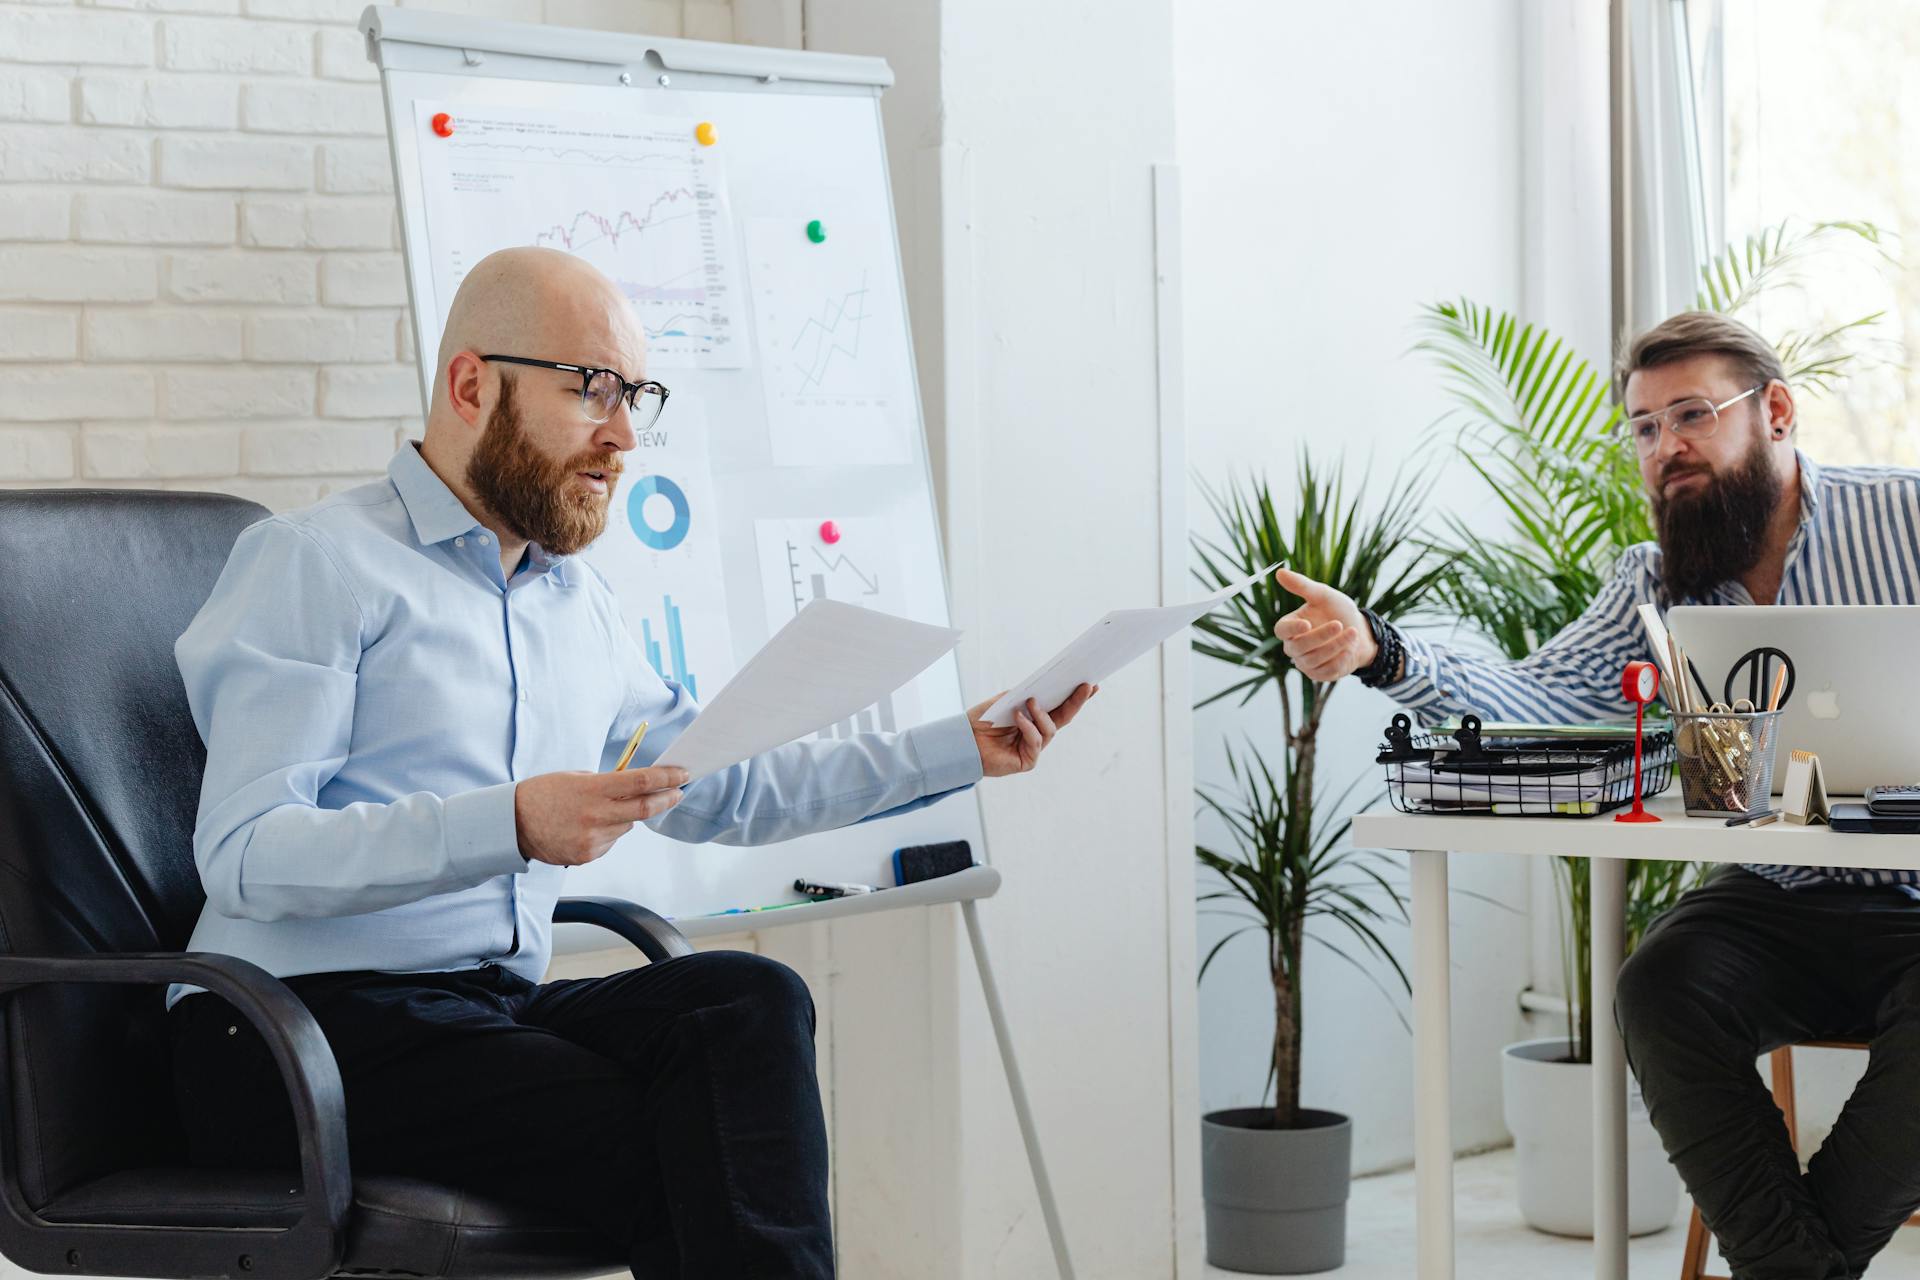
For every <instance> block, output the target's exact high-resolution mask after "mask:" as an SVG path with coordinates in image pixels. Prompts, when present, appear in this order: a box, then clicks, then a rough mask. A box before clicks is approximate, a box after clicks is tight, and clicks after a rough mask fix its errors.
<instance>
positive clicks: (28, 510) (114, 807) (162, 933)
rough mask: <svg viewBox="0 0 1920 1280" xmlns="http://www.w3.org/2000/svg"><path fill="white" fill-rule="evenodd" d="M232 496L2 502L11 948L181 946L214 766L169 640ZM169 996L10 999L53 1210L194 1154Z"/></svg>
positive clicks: (29, 1151)
mask: <svg viewBox="0 0 1920 1280" xmlns="http://www.w3.org/2000/svg"><path fill="white" fill-rule="evenodd" d="M267 514H268V512H267V510H266V509H265V508H264V507H261V506H260V505H258V504H257V503H253V502H248V501H245V500H244V499H240V498H235V497H230V496H227V495H222V494H205V493H158V492H145V491H129V490H0V951H4V952H6V953H9V954H14V955H72V954H82V953H88V952H104V951H178V950H181V949H183V948H184V947H185V945H186V942H187V939H188V936H189V935H190V934H191V932H192V929H193V923H194V920H195V918H196V917H197V916H198V914H199V911H200V907H201V904H202V902H203V901H204V895H203V893H202V891H201V888H200V878H199V874H198V872H197V871H196V869H195V867H194V864H193V826H194V816H195V813H196V811H197V808H198V804H199V797H200V775H201V771H202V769H203V767H204V765H205V760H206V753H205V750H204V748H203V747H202V745H201V742H200V738H199V734H198V732H197V731H196V730H195V728H194V725H193V719H192V716H191V715H190V713H189V712H188V709H187V701H186V692H185V690H184V688H183V687H182V685H181V682H180V672H179V668H178V667H176V666H175V665H174V659H173V642H174V641H175V639H177V638H178V637H179V635H180V633H181V632H183V631H185V630H186V628H187V624H188V623H189V622H191V621H192V620H193V616H194V614H195V613H197V612H198V611H199V609H200V606H201V604H202V603H203V602H204V601H205V600H206V598H207V595H208V593H209V592H211V591H212V589H213V584H214V582H215V581H216V580H217V579H218V577H219V575H220V571H221V569H222V567H223V566H224V565H225V564H226V561H227V555H228V553H229V552H230V551H231V550H232V547H233V541H234V539H235V537H237V536H238V535H239V533H240V530H242V529H243V528H245V527H246V526H247V525H249V524H252V523H254V522H255V521H257V520H260V519H262V518H263V517H265V516H266V515H267ZM161 995H162V993H161V992H159V991H156V990H154V989H152V988H141V989H121V988H117V987H107V986H86V987H79V986H73V987H64V988H53V987H42V988H31V989H28V990H25V991H21V992H17V993H14V994H12V995H10V996H8V997H6V998H5V1001H4V1004H5V1017H4V1020H0V1036H3V1037H4V1043H0V1084H3V1085H4V1088H0V1104H5V1105H8V1106H10V1107H11V1109H12V1118H13V1120H14V1124H13V1125H12V1126H11V1129H12V1132H13V1134H14V1138H15V1141H16V1142H17V1143H18V1147H19V1149H18V1150H17V1151H16V1152H15V1153H13V1154H14V1155H15V1157H16V1160H15V1161H13V1162H12V1163H14V1164H15V1166H16V1167H17V1168H18V1169H19V1176H20V1187H19V1188H18V1190H19V1192H20V1193H22V1194H24V1196H25V1197H26V1200H27V1203H28V1204H30V1205H39V1204H42V1203H44V1202H45V1201H46V1200H47V1199H48V1198H50V1197H52V1196H53V1195H55V1194H58V1193H59V1192H60V1191H62V1190H64V1189H66V1188H68V1187H70V1186H72V1185H74V1184H75V1183H77V1182H80V1181H82V1180H84V1179H86V1178H89V1177H93V1176H96V1175H98V1174H100V1173H104V1172H107V1171H109V1170H112V1169H116V1168H125V1167H129V1166H133V1165H141V1164H151V1163H156V1162H162V1163H164V1162H167V1161H168V1158H169V1157H170V1156H171V1155H172V1154H174V1152H175V1151H176V1150H177V1145H178V1135H177V1132H176V1130H175V1125H174V1123H173V1119H172V1117H173V1111H174V1108H173V1104H172V1098H171V1089H170V1085H169V1081H170V1080H171V1072H170V1071H169V1069H168V1055H167V1044H166V1036H165V1028H164V1016H163V1010H162V1002H161Z"/></svg>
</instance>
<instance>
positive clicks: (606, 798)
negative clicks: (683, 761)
mask: <svg viewBox="0 0 1920 1280" xmlns="http://www.w3.org/2000/svg"><path fill="white" fill-rule="evenodd" d="M645 367H646V349H645V343H644V340H643V338H642V334H641V331H640V326H639V323H638V322H637V321H636V319H635V318H634V315H633V310H632V308H631V307H630V306H629V305H628V303H627V300H626V298H625V297H624V296H622V295H621V293H620V291H619V290H618V288H617V287H615V285H614V284H613V282H612V281H610V280H608V279H607V278H606V277H605V276H603V275H601V274H600V273H599V272H598V271H596V270H594V268H593V267H591V266H589V265H587V264H586V263H584V262H582V261H580V260H579V259H577V258H573V257H570V256H568V255H566V254H562V253H558V252H554V251H552V250H547V249H510V250H503V251H502V252H500V253H496V254H493V255H491V256H489V257H487V258H485V259H483V260H481V261H480V262H479V263H477V264H475V266H474V268H473V270H472V271H470V272H469V273H468V274H467V276H466V278H465V279H464V280H463V281H462V282H461V285H460V289H459V291H458V293H457V294H456V295H455V296H454V299H453V305H452V307H451V309H450V311H449V313H448V316H447V324H446V331H445V336H444V337H443V339H442V341H441V343H440V349H439V355H438V358H437V361H436V365H435V375H434V385H433V399H432V404H431V406H430V408H429V410H428V414H427V424H426V436H425V439H424V440H421V441H408V442H407V443H405V444H403V445H402V446H401V447H400V449H399V451H398V452H397V453H396V455H395V456H394V459H393V461H392V463H390V464H389V466H388V472H387V476H386V478H384V479H381V480H378V481H375V482H373V483H370V484H365V485H361V486H359V487H357V488H353V489H349V490H346V491H345V492H342V493H338V494H334V495H333V496H331V497H329V498H327V499H325V500H324V501H322V502H320V503H318V504H316V505H314V506H311V507H307V508H304V509H302V510H299V511H291V512H285V513H282V514H279V515H275V516H272V517H270V518H268V519H265V520H262V521H260V522H258V523H256V524H254V525H251V526H249V527H248V528H246V529H245V530H243V531H242V532H241V533H240V536H239V537H238V538H237V539H236V541H235V543H234V547H233V551H232V554H231V555H230V557H229V559H228V561H227V565H226V568H225V570H224V571H223V572H222V574H221V576H220V579H219V581H218V582H217V583H216V584H215V586H214V589H213V592H212V594H211V595H210V597H209V598H208V600H207V602H206V604H205V605H204V606H203V607H202V609H201V610H200V613H199V614H198V615H197V616H196V617H195V618H194V620H193V623H192V625H191V626H189V627H188V629H187V631H186V633H185V634H184V635H182V636H181V637H180V639H179V640H178V641H177V642H176V643H175V646H174V652H175V657H176V658H177V660H178V662H179V666H180V673H181V676H182V679H183V680H184V682H185V686H186V693H187V701H188V704H189V706H190V707H191V708H192V711H193V716H194V721H195V724H196V726H197V727H198V728H199V731H200V735H201V738H202V739H203V740H204V741H205V743H206V746H207V760H206V773H205V776H204V780H203V784H202V790H201V796H200V810H199V816H198V822H197V823H196V826H195V830H194V842H193V843H194V858H195V862H196V863H197V865H198V867H199V871H200V878H201V881H202V883H203V885H204V886H205V888H206V894H207V903H206V907H205V909H204V910H203V911H202V912H201V916H200V920H199V923H198V924H197V926H196V927H195V929H194V933H193V938H192V941H191V942H190V943H189V944H188V949H189V950H192V951H212V952H219V953H223V954H226V955H232V956H238V957H240V958H242V959H245V960H250V961H252V962H254V963H255V964H258V965H260V966H262V967H263V968H265V969H267V970H268V971H269V972H271V973H273V974H274V975H276V976H277V977H281V978H283V979H285V980H286V982H287V985H288V986H289V987H290V988H291V989H292V990H293V992H294V994H295V995H297V996H298V997H299V998H300V999H301V1001H302V1002H304V1003H305V1004H306V1006H307V1007H308V1009H310V1010H311V1011H312V1013H313V1015H314V1017H315V1019H316V1021H317V1022H318V1023H319V1025H320V1029H321V1030H322V1032H324V1033H325V1035H326V1037H327V1041H328V1043H329V1044H330V1045H331V1047H332V1049H333V1054H334V1058H335V1060H336V1061H337V1062H338V1064H339V1068H340V1076H341V1080H342V1083H343V1086H344V1089H345V1093H346V1102H347V1134H348V1143H349V1145H350V1147H351V1148H352V1154H353V1169H354V1172H355V1173H356V1174H368V1173H390V1174H398V1175H411V1176H415V1177H424V1178H427V1179H430V1180H432V1181H435V1182H439V1183H442V1184H446V1185H451V1186H455V1187H460V1188H464V1189H468V1190H471V1191H475V1192H479V1193H482V1194H483V1195H491V1196H497V1197H499V1198H501V1199H503V1200H506V1201H509V1202H513V1203H518V1204H524V1205H532V1206H544V1207H547V1208H550V1209H552V1210H554V1211H555V1212H557V1213H561V1214H565V1215H568V1216H571V1217H572V1218H574V1219H576V1220H577V1221H579V1222H581V1223H583V1224H585V1225H587V1226H589V1227H592V1228H597V1229H598V1230H599V1231H600V1232H601V1233H602V1234H604V1235H605V1236H606V1238H607V1239H608V1240H609V1241H610V1242H612V1243H614V1244H616V1245H617V1246H618V1247H619V1248H620V1249H621V1250H622V1251H623V1253H624V1254H625V1256H626V1257H627V1259H628V1261H629V1265H630V1266H631V1268H632V1271H633V1274H634V1275H635V1276H638V1277H643V1278H651V1277H663V1278H664V1277H685V1278H687V1280H716V1278H718V1277H733V1276H755V1277H809V1278H815V1277H824V1276H829V1275H831V1274H832V1273H833V1265H834V1264H833V1238H832V1229H831V1222H830V1220H829V1215H828V1205H827V1137H826V1131H825V1126H824V1124H823V1122H822V1118H821V1107H820V1094H819V1086H818V1082H817V1080H816V1078H815V1070H814V1055H813V1004H812V1001H811V1000H810V999H809V997H808V993H807V988H806V985H805V984H804V983H803V982H802V981H801V980H800V978H799V977H798V976H796V975H795V974H794V973H793V971H792V970H790V969H788V968H786V967H785V966H783V965H781V964H779V963H777V962H775V961H772V960H768V959H765V958H763V957H761V956H758V955H753V954H750V953H747V952H739V951H710V952H701V953H697V954H694V955H687V956H680V957H676V958H674V959H670V960H666V961H662V962H659V963H655V964H649V965H647V966H645V967H643V968H639V969H634V970H631V971H629V972H626V973H621V974H615V975H613V976H611V977H604V978H586V979H576V980H573V981H563V982H546V983H543V982H541V979H542V977H543V976H544V975H545V972H546V968H547V961H548V958H549V956H550V955H551V951H552V943H551V939H552V929H553V908H554V903H555V900H556V899H557V897H558V895H559V889H560V884H561V879H562V874H563V872H564V870H565V868H567V867H569V866H578V865H580V864H583V863H587V862H591V861H593V860H594V859H596V858H598V857H600V856H601V855H603V854H605V853H606V852H607V850H608V849H609V848H610V847H611V846H612V845H613V843H614V842H615V841H616V840H618V839H619V838H620V837H621V836H622V835H624V834H625V833H626V832H627V831H629V830H631V829H632V827H633V825H634V824H635V823H636V822H644V823H647V824H648V825H649V826H650V827H652V828H653V829H654V830H656V831H659V832H660V833H662V834H663V835H667V836H671V837H673V838H675V839H679V840H686V841H705V840H718V841H723V842H726V843H731V844H764V843H770V842H773V841H777V840H786V839H790V838H793V837H796V836H801V835H806V834H809V833H811V832H816V831H826V830H831V829H833V828H837V827H843V826H847V825H849V824H851V823H855V822H862V821H865V820H867V819H869V818H876V817H884V816H886V815H888V814H892V813H900V812H905V811H907V810H909V809H915V808H919V807H921V806H923V805H928V804H932V803H934V802H936V801H938V800H940V799H941V798H943V797H945V796H949V795H952V794H955V793H956V792H959V791H962V790H965V789H966V788H968V787H971V786H972V785H973V784H974V783H975V782H977V781H978V780H979V779H980V778H982V777H998V776H1002V775H1006V774H1012V773H1021V772H1025V771H1026V770H1029V769H1032V768H1033V767H1034V765H1035V764H1036V763H1038V760H1039V757H1040V753H1041V752H1042V750H1044V749H1045V747H1046V746H1047V744H1048V743H1049V742H1051V741H1052V739H1053V736H1054V733H1055V732H1056V731H1057V730H1058V729H1060V728H1062V727H1064V726H1065V725H1066V724H1067V723H1068V722H1070V721H1071V720H1072V719H1073V718H1074V716H1075V715H1076V714H1077V713H1078V712H1079V710H1080V708H1081V707H1082V706H1084V705H1085V704H1086V701H1087V699H1088V698H1090V697H1091V696H1092V695H1093V692H1094V690H1093V689H1091V688H1090V687H1088V686H1086V685H1082V686H1081V687H1080V688H1079V689H1078V690H1076V691H1075V692H1074V693H1073V695H1072V696H1070V697H1069V698H1068V699H1067V700H1066V701H1065V702H1063V703H1061V704H1060V705H1059V706H1057V707H1051V708H1042V707H1039V706H1037V705H1035V704H1034V703H1033V701H1032V700H1029V701H1028V703H1027V705H1026V706H1025V707H1023V708H1020V709H1019V710H1018V712H1017V714H1016V722H1015V724H1014V725H1012V726H1009V727H1007V728H995V727H993V726H990V725H988V724H986V723H984V722H983V721H982V720H981V719H980V717H981V716H982V715H983V714H984V713H985V711H986V709H987V706H988V705H989V704H988V703H982V704H981V705H980V706H978V707H976V708H974V710H973V711H972V712H971V713H970V714H968V715H956V716H952V717H950V718H948V719H946V720H940V721H935V722H933V723H931V724H925V725H920V726H917V727H915V728H912V729H909V730H907V731H906V732H904V733H897V734H896V733H865V734H856V735H854V736H852V737H851V738H847V739H842V740H835V741H831V742H815V741H808V742H798V743H792V744H789V745H787V746H785V747H781V748H779V749H777V750H774V751H770V752H767V753H766V754H764V755H761V756H758V757H755V758H754V759H752V760H749V761H746V762H745V763H743V764H739V765H735V766H734V767H733V768H731V769H727V770H723V771H721V772H719V773H716V774H713V775H711V776H709V777H705V778H701V779H700V780H699V781H697V782H691V781H690V780H689V778H688V776H687V774H686V772H685V771H683V770H680V769H674V768H665V767H660V766H658V765H655V764H654V763H653V762H654V761H656V760H657V759H658V758H659V755H660V752H661V751H662V750H663V749H664V748H665V747H667V746H668V745H669V744H671V743H672V742H673V740H674V739H675V738H676V737H677V736H678V735H679V733H680V732H681V730H683V729H684V728H685V727H686V726H687V725H688V724H689V723H690V722H691V721H692V720H693V718H694V717H695V716H696V715H697V714H699V707H698V706H697V705H696V704H695V702H694V701H693V699H692V697H691V696H690V695H689V694H688V692H687V691H686V690H685V689H683V688H681V687H680V686H679V685H677V684H675V683H673V682H671V681H666V680H663V679H661V678H660V677H659V676H657V675H655V673H654V670H653V668H652V667H651V666H650V665H648V663H647V660H646V658H645V657H644V656H643V655H642V654H641V652H640V648H639V646H638V645H637V644H635V642H634V639H633V636H632V635H631V634H630V633H629V632H628V630H627V628H626V625H625V623H624V622H623V621H622V620H621V615H620V609H619V605H618V602H617V601H616V600H615V599H614V597H613V593H612V592H611V590H610V589H609V588H608V586H607V583H606V580H605V579H604V578H602V577H601V576H600V575H599V574H598V573H597V572H595V571H594V569H593V568H592V567H591V566H590V565H588V564H587V563H586V562H585V561H584V560H581V559H578V558H576V557H575V553H576V552H578V551H580V550H581V549H582V548H584V547H586V546H587V545H588V544H589V543H591V542H593V540H594V539H595V538H597V537H599V536H600V534H601V533H602V532H603V531H604V530H605V528H606V525H607V511H608V504H609V503H610V502H611V501H612V498H613V494H614V491H615V490H616V488H617V487H618V485H619V478H620V472H621V469H622V465H621V457H622V455H623V454H625V453H626V452H628V451H629V450H631V449H634V448H636V447H637V445H638V443H639V438H640V435H641V433H643V432H645V431H647V430H648V429H649V428H650V427H652V425H653V423H654V421H655V419H656V418H658V417H659V415H660V412H661V410H662V409H663V408H664V406H665V404H666V400H667V389H666V388H665V387H663V386H661V385H660V384H659V383H658V382H654V381H651V380H649V379H648V378H647V377H646V372H645ZM629 375H631V376H629ZM643 722H645V723H649V724H650V725H651V726H652V731H651V732H650V733H648V734H647V736H646V738H645V741H644V743H643V745H642V748H641V751H640V754H639V755H637V756H635V757H634V759H633V764H634V766H635V767H633V768H628V769H625V770H619V769H616V768H615V765H616V763H617V762H618V759H619V758H620V757H621V755H622V752H623V749H624V748H625V745H626V743H627V741H628V739H629V736H630V735H631V734H632V733H633V731H634V728H635V726H637V725H639V724H641V723H643ZM167 998H168V1003H169V1005H170V1007H171V1012H170V1013H169V1015H168V1021H169V1026H170V1034H171V1036H172V1040H173V1062H174V1091H175V1095H176V1098H177V1101H178V1105H179V1110H180V1118H181V1120H182V1123H183V1126H184V1128H185V1131H186V1135H187V1139H188V1143H189V1147H190V1151H191V1155H192V1158H193V1159H194V1161H195V1162H196V1163H201V1164H205V1165H209V1166H213V1167H217V1168H229V1169H230V1168H235V1167H246V1168H273V1169H286V1170H289V1171H291V1170H294V1169H296V1168H297V1162H296V1148H295V1139H294V1127H293V1113H292V1110H291V1108H290V1106H289V1104H288V1102H287V1098H286V1095H285V1092H284V1090H283V1088H282V1085H281V1082H280V1073H279V1070H278V1068H277V1067H276V1065H275V1063H274V1061H273V1057H272V1052H271V1050H270V1049H269V1048H268V1046H267V1044H266V1043H265V1041H263V1040H262V1039H261V1038H260V1036H259V1034H258V1033H257V1032H256V1031H255V1030H254V1029H253V1026H252V1023H251V1022H250V1021H249V1020H248V1019H247V1018H246V1017H245V1016H244V1015H243V1014H241V1013H240V1012H238V1011H237V1010H236V1009H235V1008H234V1007H233V1006H232V1005H230V1004H228V1003H227V1002H226V1001H225V1000H223V999H221V998H220V997H218V996H216V995H213V994H212V993H210V992H206V991H200V990H197V989H195V988H191V987H185V986H175V987H174V988H173V989H172V990H170V991H169V992H168V993H167ZM486 1211H487V1210H486V1207H485V1206H484V1205H481V1206H478V1208H477V1212H478V1213H480V1214H482V1215H484V1214H485V1213H486Z"/></svg>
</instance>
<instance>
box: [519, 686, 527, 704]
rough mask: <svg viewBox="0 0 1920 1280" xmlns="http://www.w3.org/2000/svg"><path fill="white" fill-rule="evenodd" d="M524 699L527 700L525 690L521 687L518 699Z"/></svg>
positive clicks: (523, 700)
mask: <svg viewBox="0 0 1920 1280" xmlns="http://www.w3.org/2000/svg"><path fill="white" fill-rule="evenodd" d="M526 700H527V691H526V690H525V689H522V690H521V691H520V701H522V702H525V701H526Z"/></svg>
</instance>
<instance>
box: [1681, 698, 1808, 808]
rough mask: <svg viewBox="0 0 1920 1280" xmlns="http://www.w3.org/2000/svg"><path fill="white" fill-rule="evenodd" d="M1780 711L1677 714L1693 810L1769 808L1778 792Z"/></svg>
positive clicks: (1684, 789) (1686, 793) (1686, 795)
mask: <svg viewBox="0 0 1920 1280" xmlns="http://www.w3.org/2000/svg"><path fill="white" fill-rule="evenodd" d="M1780 715H1781V713H1780V712H1778V711H1729V710H1727V709H1726V708H1725V707H1724V706H1723V707H1721V708H1719V709H1717V710H1712V711H1676V712H1674V713H1673V726H1674V727H1673V738H1674V743H1675V745H1676V746H1677V747H1678V748H1679V752H1680V795H1681V799H1682V800H1683V801H1684V803H1685V805H1686V810H1687V814H1688V816H1690V817H1695V818H1723V817H1726V816H1727V815H1728V814H1734V813H1751V812H1753V811H1754V810H1756V809H1765V808H1766V807H1767V805H1768V800H1769V797H1771V796H1772V794H1773V756H1774V749H1773V748H1774V738H1775V735H1776V733H1777V732H1778V730H1779V724H1780Z"/></svg>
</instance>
